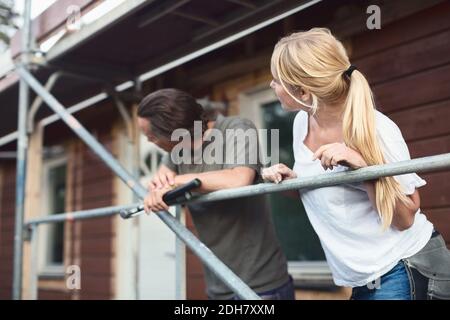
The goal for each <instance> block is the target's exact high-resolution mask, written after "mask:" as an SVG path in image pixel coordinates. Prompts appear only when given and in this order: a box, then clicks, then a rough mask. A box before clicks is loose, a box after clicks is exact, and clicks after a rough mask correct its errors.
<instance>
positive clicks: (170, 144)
mask: <svg viewBox="0 0 450 320" xmlns="http://www.w3.org/2000/svg"><path fill="white" fill-rule="evenodd" d="M138 124H139V127H140V129H141V130H142V132H143V133H144V134H145V135H146V136H147V138H148V140H149V141H151V142H153V143H155V144H157V145H158V146H159V147H161V148H162V149H164V150H165V151H167V152H169V154H168V155H166V156H165V157H163V159H162V163H161V165H160V167H159V169H158V171H157V173H156V175H155V176H154V177H153V180H152V181H151V183H150V185H149V191H150V192H149V195H148V196H147V198H146V199H145V201H144V205H145V209H146V211H147V212H150V211H154V212H157V211H160V210H168V209H169V208H168V206H167V204H165V203H164V201H163V200H162V196H163V195H164V193H166V192H167V191H169V190H171V189H172V188H173V187H174V186H176V185H181V184H185V183H187V182H189V181H191V180H192V179H195V178H198V179H200V180H201V182H202V184H201V187H200V188H199V190H197V191H198V192H211V191H216V190H223V189H227V188H237V187H242V186H246V185H250V184H253V183H254V182H256V181H257V180H258V172H259V170H260V168H261V164H260V162H259V159H258V158H259V157H258V142H257V139H256V141H253V143H252V141H250V140H251V139H247V140H245V143H243V144H242V143H241V144H239V143H238V142H237V141H236V135H233V134H232V133H233V132H236V133H238V134H241V133H243V132H244V133H245V132H247V130H250V131H248V132H250V133H252V132H253V133H255V134H256V128H255V127H254V125H253V124H252V123H251V122H250V121H249V120H244V119H240V118H238V117H223V116H221V115H219V116H217V117H216V119H208V117H207V115H206V113H205V110H204V109H203V108H202V106H200V105H199V104H198V103H197V102H196V100H195V99H194V98H193V97H192V96H190V95H189V94H187V93H185V92H183V91H180V90H176V89H163V90H159V91H156V92H154V93H151V94H149V95H148V96H146V97H145V98H144V99H143V100H142V102H141V103H140V105H139V109H138ZM180 131H181V134H178V133H180ZM230 133H231V134H230ZM174 136H177V137H182V138H183V141H182V142H179V141H178V140H177V139H175V141H173V140H174V139H172V137H174ZM212 137H214V139H212ZM212 150H213V151H214V152H212ZM243 156H245V157H243ZM255 156H256V157H255ZM234 158H236V159H234ZM255 159H256V160H255ZM230 160H234V161H230ZM252 160H253V161H252ZM187 206H188V208H189V211H190V213H191V215H192V219H193V221H194V224H195V227H196V229H197V232H198V235H199V238H200V240H201V241H202V242H203V243H204V244H205V245H206V246H208V247H209V248H210V249H211V250H212V251H213V252H214V253H215V254H216V255H217V257H218V258H219V259H220V260H222V261H223V262H224V263H225V264H226V265H227V266H228V267H229V268H230V269H231V270H232V271H233V272H235V273H236V274H237V276H238V277H240V278H241V279H242V280H243V281H244V282H245V283H246V284H247V285H249V286H250V287H251V288H252V289H253V290H254V291H255V292H256V293H257V294H259V295H260V296H261V297H262V298H264V299H294V289H293V284H292V279H291V278H290V277H289V275H288V273H287V263H286V258H285V256H284V254H283V252H282V251H281V248H280V245H279V243H278V240H277V238H276V235H275V230H274V227H273V223H272V219H271V215H270V212H269V210H268V206H267V202H266V198H265V196H253V197H247V198H239V199H230V200H225V201H217V202H208V203H197V204H195V203H193V204H187ZM205 276H206V285H207V294H208V297H209V298H210V299H237V296H236V295H235V294H234V293H233V292H232V291H231V290H230V289H229V288H228V287H227V286H226V285H225V284H224V283H223V282H222V281H221V280H220V279H218V278H217V277H216V276H215V275H214V274H213V273H212V272H211V271H210V270H208V269H207V268H205Z"/></svg>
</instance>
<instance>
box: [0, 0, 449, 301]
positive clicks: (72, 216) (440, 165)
mask: <svg viewBox="0 0 450 320" xmlns="http://www.w3.org/2000/svg"><path fill="white" fill-rule="evenodd" d="M319 1H320V0H312V1H309V2H306V3H304V4H302V5H300V6H298V7H297V8H295V9H293V10H290V11H288V12H286V13H283V14H281V15H278V16H276V17H274V18H272V19H270V20H267V21H265V22H262V23H259V24H257V25H255V26H254V27H251V28H248V29H246V30H244V31H242V32H240V33H238V34H236V35H233V36H231V37H228V38H226V39H224V40H222V41H219V42H217V43H215V44H213V45H210V46H208V47H205V48H203V49H201V50H198V51H196V52H194V53H192V54H190V55H187V56H185V57H182V58H180V59H177V60H176V61H173V62H171V63H168V64H166V65H164V66H161V67H158V68H157V69H155V70H152V71H150V72H147V73H146V74H143V75H141V76H140V79H141V80H146V79H149V78H151V77H154V76H155V75H158V74H160V73H162V72H164V71H167V70H169V69H171V68H173V67H174V66H177V65H180V64H183V63H185V62H187V61H190V60H192V59H195V58H196V57H198V56H200V55H203V54H205V53H207V52H210V51H212V50H215V49H217V48H218V47H221V46H223V45H225V44H227V43H230V42H232V41H235V40H237V39H239V38H242V37H244V36H246V35H248V34H250V33H252V32H254V31H256V30H259V29H261V28H263V27H265V26H266V25H269V24H270V23H273V22H275V21H279V20H280V19H282V18H284V17H287V16H289V15H291V14H293V13H295V12H298V11H300V10H302V9H303V8H306V7H307V6H310V5H312V4H315V3H317V2H319ZM30 3H31V1H30V0H27V1H26V5H25V13H26V14H25V20H24V21H25V24H24V32H23V41H22V48H23V51H24V53H25V55H23V58H22V60H21V64H19V65H18V66H17V71H18V73H19V75H20V80H21V82H20V93H19V117H18V119H19V120H18V124H19V125H18V132H17V136H18V152H17V186H16V195H17V197H16V222H15V223H16V224H15V226H16V227H15V238H14V276H13V298H14V299H20V297H21V290H22V283H21V282H22V250H23V249H22V247H23V243H22V241H23V238H22V231H23V230H22V227H23V226H25V227H26V228H27V229H28V230H29V232H30V234H29V239H30V241H31V255H32V256H31V275H32V276H31V282H30V290H31V291H32V295H31V297H32V298H36V297H37V253H38V252H37V238H38V237H37V232H38V227H39V225H41V224H50V223H57V222H63V221H73V220H80V219H90V218H97V217H103V216H110V215H114V214H117V213H118V212H119V211H120V210H122V209H129V208H134V207H136V206H137V205H139V203H137V204H131V205H125V206H112V207H106V208H97V209H92V210H83V211H77V212H71V213H64V214H57V215H52V216H50V217H45V218H41V219H33V220H29V221H26V222H25V223H23V213H24V212H23V211H24V207H23V204H24V197H25V192H24V190H25V187H24V184H25V172H26V150H27V147H28V146H27V135H26V134H27V132H26V131H27V126H26V115H27V108H28V104H29V103H28V102H29V101H28V93H29V87H30V88H32V89H33V90H34V91H35V92H36V93H37V95H38V96H39V97H41V98H42V100H43V101H44V102H45V103H46V104H47V105H48V106H49V107H50V108H51V109H52V110H53V111H54V112H55V114H56V115H57V116H59V117H61V119H62V120H63V121H64V122H65V123H66V124H67V125H68V126H69V128H70V129H72V130H73V131H74V132H75V133H76V134H77V135H78V136H79V138H81V139H82V140H83V141H84V142H85V143H86V144H87V145H88V146H89V147H90V148H91V149H92V150H93V151H94V152H95V153H96V154H97V155H98V156H99V157H100V158H101V159H102V160H103V162H105V164H106V165H108V166H109V167H110V169H111V170H112V171H113V172H114V173H115V174H116V175H117V176H118V177H119V178H120V179H121V180H122V181H124V182H125V183H126V184H127V186H128V187H130V188H131V189H132V190H133V192H134V193H135V194H136V195H137V196H138V197H139V198H141V199H142V198H144V197H145V196H146V194H147V190H146V188H144V187H143V186H142V185H141V184H140V183H139V181H138V180H137V179H136V178H135V177H134V176H133V175H131V174H130V173H129V172H128V171H127V170H126V169H125V168H124V167H122V166H121V165H120V164H119V163H118V162H117V160H116V159H114V157H113V156H112V155H111V154H110V153H109V152H108V151H107V150H106V149H105V148H104V147H103V146H102V145H101V144H100V143H99V142H98V141H97V140H96V139H95V138H94V137H93V136H92V135H91V134H90V133H89V132H88V131H87V130H86V129H85V128H84V127H83V126H82V125H81V124H80V122H78V120H77V119H75V118H74V117H73V116H72V115H71V114H70V113H69V112H68V111H67V110H66V109H65V108H64V106H63V105H62V104H61V103H59V102H58V100H56V99H55V98H54V97H53V95H51V94H50V93H49V92H48V90H46V88H44V86H42V84H40V83H39V82H38V81H37V80H36V79H35V78H34V76H33V75H31V73H30V72H29V71H28V70H27V66H28V61H27V56H26V55H27V54H28V53H29V51H30V47H31V39H30V35H31V33H30V16H29V13H30ZM15 137H16V135H11V136H8V137H4V138H2V139H5V140H4V141H6V142H8V141H10V140H11V139H15ZM4 141H3V140H2V143H5V142H4ZM445 168H450V153H447V154H442V155H437V156H431V157H425V158H420V159H414V160H409V161H403V162H398V163H391V164H386V165H379V166H372V167H367V168H363V169H359V170H355V171H349V172H341V173H330V174H327V175H321V176H316V177H308V178H301V179H293V180H288V181H285V182H283V183H281V184H277V185H275V184H268V183H263V184H258V185H252V186H247V187H242V188H236V189H228V190H222V191H216V192H212V193H209V194H205V195H201V196H198V197H195V198H193V199H191V200H190V201H195V202H202V201H218V200H225V199H234V198H239V197H246V196H253V195H257V194H266V193H272V192H280V191H285V190H295V189H301V188H319V187H324V186H330V185H336V184H342V183H352V182H359V181H364V180H370V179H376V178H378V177H384V176H391V175H399V174H404V173H410V172H426V171H432V170H440V169H445ZM156 215H157V216H158V217H159V218H160V219H161V220H162V221H163V222H164V223H165V224H166V225H167V226H168V227H169V228H170V229H171V230H172V231H173V232H174V233H175V234H176V235H177V237H178V239H180V240H181V241H183V242H184V243H185V244H186V245H187V246H188V247H189V248H190V249H191V250H192V251H193V252H194V254H196V255H197V256H198V257H199V258H200V259H201V260H202V262H203V263H204V264H205V265H206V266H207V267H208V268H209V269H210V270H211V271H212V272H214V273H215V274H216V275H217V277H219V278H220V279H221V280H222V281H223V282H224V283H225V284H226V285H227V286H228V287H229V288H230V289H231V290H232V291H233V292H235V293H236V294H237V295H238V296H239V297H241V298H243V299H255V300H256V299H260V298H259V297H258V295H257V294H256V293H254V292H253V291H252V290H251V289H250V288H249V287H248V286H247V285H246V284H245V283H244V282H243V281H242V280H241V279H240V278H239V277H237V276H236V275H235V274H234V273H233V272H232V271H231V270H230V269H229V268H228V267H227V266H226V265H225V264H224V263H223V262H222V261H220V260H219V259H218V258H217V257H216V256H215V255H214V254H213V253H212V252H211V250H210V249H209V248H207V247H206V246H205V245H204V244H203V243H201V242H200V241H199V240H198V239H197V238H196V237H195V236H194V235H193V234H192V233H191V232H190V231H189V230H187V229H186V228H185V227H184V226H183V225H182V224H181V223H180V222H179V221H178V220H177V219H176V218H175V217H173V216H172V215H171V214H170V213H169V212H166V211H160V212H157V213H156Z"/></svg>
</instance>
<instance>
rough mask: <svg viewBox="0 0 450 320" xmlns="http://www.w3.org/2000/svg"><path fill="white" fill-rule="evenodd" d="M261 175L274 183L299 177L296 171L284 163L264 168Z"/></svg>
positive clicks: (265, 179)
mask: <svg viewBox="0 0 450 320" xmlns="http://www.w3.org/2000/svg"><path fill="white" fill-rule="evenodd" d="M261 176H262V178H263V179H264V181H270V182H274V183H280V182H281V181H283V180H288V179H295V178H297V175H296V174H295V172H294V171H292V170H291V169H289V168H288V167H287V166H286V165H284V164H282V163H279V164H276V165H273V166H271V167H269V168H264V169H262V171H261Z"/></svg>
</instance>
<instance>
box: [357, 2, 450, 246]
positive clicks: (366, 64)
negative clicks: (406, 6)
mask: <svg viewBox="0 0 450 320" xmlns="http://www.w3.org/2000/svg"><path fill="white" fill-rule="evenodd" d="M352 49H353V59H352V62H353V63H354V64H355V65H357V66H358V68H359V69H360V70H361V71H362V72H363V73H364V74H365V75H366V76H367V78H368V81H369V82H370V83H371V85H372V88H373V91H374V94H375V100H376V103H377V107H378V109H379V110H380V111H382V112H384V113H385V114H387V115H388V116H389V117H390V118H391V119H392V120H393V121H395V122H396V123H397V124H398V126H399V127H400V129H401V130H402V133H403V136H404V138H405V140H406V141H407V143H408V146H409V149H410V153H411V157H413V158H416V157H423V156H430V155H435V154H439V153H446V152H450V126H449V125H448V121H449V119H450V3H449V2H445V3H442V4H440V5H437V6H435V7H432V8H430V9H427V10H424V11H422V12H419V13H417V14H414V15H412V16H410V17H408V18H405V19H402V20H399V21H397V22H394V23H392V24H390V25H387V26H385V27H382V29H381V30H379V31H373V32H366V33H364V34H361V35H359V36H357V37H354V38H353V39H352ZM421 176H422V177H423V178H424V179H425V180H426V181H427V185H426V186H424V187H423V188H421V189H420V191H421V200H422V201H421V208H422V209H423V211H424V212H425V214H426V215H427V217H428V218H429V219H430V220H431V221H432V222H433V223H434V224H435V227H436V228H437V229H438V230H440V231H441V233H442V234H443V235H444V238H445V239H446V241H447V244H450V194H449V192H448V190H449V188H450V182H449V181H450V172H449V171H448V170H447V171H444V172H437V173H427V174H421Z"/></svg>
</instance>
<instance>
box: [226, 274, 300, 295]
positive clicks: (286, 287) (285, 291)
mask: <svg viewBox="0 0 450 320" xmlns="http://www.w3.org/2000/svg"><path fill="white" fill-rule="evenodd" d="M257 294H258V296H260V297H261V299H263V300H295V290H294V281H293V280H292V277H291V276H289V281H288V282H286V283H285V284H283V285H282V286H281V287H278V288H276V289H273V290H269V291H265V292H257ZM231 300H240V298H239V297H238V296H234V297H233V298H232V299H231Z"/></svg>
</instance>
